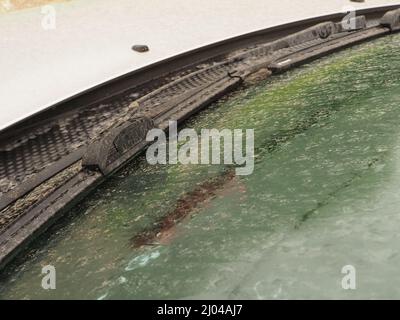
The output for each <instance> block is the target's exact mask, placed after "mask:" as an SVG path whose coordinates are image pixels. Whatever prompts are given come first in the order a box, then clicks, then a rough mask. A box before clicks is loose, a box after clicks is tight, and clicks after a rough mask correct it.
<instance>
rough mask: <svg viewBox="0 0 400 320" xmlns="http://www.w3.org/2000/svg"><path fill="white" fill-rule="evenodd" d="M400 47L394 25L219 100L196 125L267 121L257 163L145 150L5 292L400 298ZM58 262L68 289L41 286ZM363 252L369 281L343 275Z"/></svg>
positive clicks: (67, 221)
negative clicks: (193, 160) (237, 169)
mask: <svg viewBox="0 0 400 320" xmlns="http://www.w3.org/2000/svg"><path fill="white" fill-rule="evenodd" d="M399 48H400V36H399V35H393V36H387V37H385V38H382V39H379V40H375V41H373V42H369V43H366V44H363V45H359V46H357V47H354V48H351V49H347V50H345V51H343V52H340V53H336V54H334V55H331V56H329V57H326V58H323V59H320V60H318V61H317V62H313V63H310V64H307V65H305V66H302V67H300V68H297V69H294V70H292V71H289V72H286V73H284V74H282V75H277V76H273V77H270V78H269V79H268V80H264V81H263V82H262V83H260V84H257V85H256V86H249V87H247V88H244V89H241V90H240V91H238V92H235V93H233V94H231V95H230V96H229V97H227V98H224V99H223V100H221V101H219V102H218V103H215V104H213V105H212V106H211V107H210V108H208V109H206V110H204V111H202V112H201V113H199V114H198V115H196V116H194V117H193V118H192V119H190V120H189V121H187V122H185V124H184V126H183V127H189V128H195V129H196V130H197V131H199V130H201V129H204V128H218V129H221V130H222V129H224V128H228V129H233V128H242V129H246V128H249V127H251V128H254V130H255V137H256V139H255V155H254V160H255V167H254V172H253V174H251V175H249V176H235V175H232V174H231V173H232V170H233V169H232V167H231V166H229V165H218V166H215V165H212V166H211V165H201V166H196V165H166V166H164V165H154V166H152V165H150V164H148V163H146V162H145V160H144V157H143V156H142V157H139V158H137V159H136V160H135V161H134V162H133V163H131V164H130V165H129V167H127V168H125V169H123V170H122V171H120V172H118V173H117V174H115V175H114V176H113V177H112V178H111V180H110V181H108V182H107V183H106V184H104V185H103V186H102V187H100V188H99V189H98V190H96V192H94V194H93V195H91V196H90V197H89V198H88V199H86V200H85V201H84V202H83V203H81V204H80V205H79V206H77V207H75V208H74V209H72V210H71V211H70V212H69V213H68V214H67V215H66V217H64V218H63V219H62V220H61V221H60V222H59V223H58V224H57V225H55V226H53V227H52V228H51V230H50V232H47V233H46V234H45V235H44V236H42V237H41V238H39V239H38V240H37V241H35V242H34V244H33V245H32V246H31V249H30V250H29V251H28V254H27V255H26V256H25V257H24V258H19V259H18V261H16V262H14V265H13V266H12V267H11V268H10V269H12V270H13V272H11V271H9V274H8V275H5V276H4V279H3V280H2V283H1V285H0V296H2V297H8V298H10V297H12V298H90V299H93V298H94V299H115V298H141V299H145V298H155V299H160V298H161V299H162V298H166V299H174V298H211V299H213V298H222V299H231V298H233V299H235V298H239V299H240V298H241V299H257V298H258V299H260V298H261V299H267V298H280V299H286V298H346V297H348V295H349V294H351V298H375V297H379V298H395V297H397V298H400V286H399V285H394V282H396V281H398V280H396V279H399V278H398V277H397V274H398V268H397V266H398V265H399V263H400V261H399V259H400V254H399V253H400V243H399V241H397V234H398V223H400V220H399V219H400V217H399V215H398V208H399V206H400V203H399V202H400V199H399V193H398V190H399V188H400V139H399V138H400V129H399V126H398V123H399V121H400V109H399V102H400V98H399V97H400V82H399V81H398V75H399V72H400V54H399ZM50 261H56V262H57V274H58V275H59V276H58V278H57V290H56V291H55V292H51V293H50V292H47V291H44V290H36V283H37V281H38V277H40V274H38V270H40V266H43V265H47V264H48V263H49V262H50ZM351 263H356V264H357V266H358V270H359V272H360V273H362V274H363V277H362V278H360V279H359V281H360V283H359V285H360V286H361V285H362V286H363V288H367V289H365V290H357V291H354V292H351V293H349V292H347V291H343V290H342V289H341V287H340V286H338V285H337V283H336V282H337V279H338V277H337V275H338V274H339V276H340V270H341V267H342V266H344V265H346V264H351ZM15 270H17V271H15ZM389 288H390V289H389Z"/></svg>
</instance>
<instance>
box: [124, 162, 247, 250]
mask: <svg viewBox="0 0 400 320" xmlns="http://www.w3.org/2000/svg"><path fill="white" fill-rule="evenodd" d="M235 177H236V175H235V170H234V169H233V168H232V169H229V170H227V171H225V172H224V173H223V174H222V175H220V176H218V177H216V178H214V179H211V180H208V181H205V182H204V183H202V184H201V185H199V186H197V187H196V188H195V189H194V190H193V191H190V192H188V193H186V194H184V195H183V196H182V197H181V198H180V199H178V201H177V204H176V207H175V209H173V210H172V211H170V212H169V213H168V214H167V215H166V216H164V217H162V218H161V219H160V220H159V221H157V222H156V223H155V224H154V226H153V227H152V228H149V229H145V230H143V231H142V232H141V233H139V234H137V235H136V236H134V237H133V238H132V245H133V247H134V248H140V247H143V246H147V245H155V244H157V245H159V244H165V243H169V242H170V241H171V239H172V238H173V237H174V236H175V234H176V226H177V224H178V223H180V222H181V221H183V220H184V219H186V218H188V217H190V215H191V214H193V212H194V211H195V210H196V209H197V208H199V207H204V206H205V205H206V204H207V202H209V201H210V200H211V199H213V198H214V197H216V196H217V195H218V194H220V193H221V194H226V193H229V192H230V191H229V190H232V189H233V187H232V185H231V184H232V183H233V181H234V180H236V178H235ZM227 189H229V190H227ZM240 191H241V192H245V191H244V190H243V188H240Z"/></svg>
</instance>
